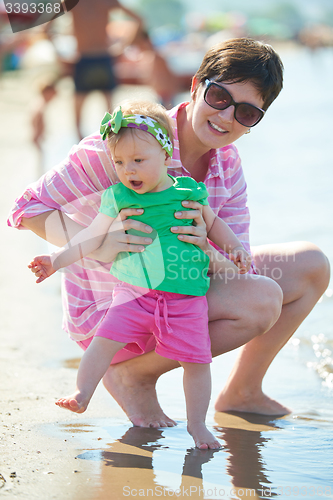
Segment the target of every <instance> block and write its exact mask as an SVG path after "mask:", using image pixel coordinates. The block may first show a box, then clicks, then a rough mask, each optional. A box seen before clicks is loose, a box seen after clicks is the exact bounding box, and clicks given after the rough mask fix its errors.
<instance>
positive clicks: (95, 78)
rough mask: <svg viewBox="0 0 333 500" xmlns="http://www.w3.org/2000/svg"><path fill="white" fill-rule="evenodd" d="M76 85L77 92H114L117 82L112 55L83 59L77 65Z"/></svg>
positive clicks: (75, 70)
mask: <svg viewBox="0 0 333 500" xmlns="http://www.w3.org/2000/svg"><path fill="white" fill-rule="evenodd" d="M74 84H75V90H76V92H92V91H93V90H101V91H111V90H113V89H114V88H115V87H116V86H117V80H116V77H115V75H114V71H113V61H112V58H111V57H110V55H109V54H105V55H101V56H83V57H81V59H80V60H79V61H78V62H77V63H76V64H75V68H74Z"/></svg>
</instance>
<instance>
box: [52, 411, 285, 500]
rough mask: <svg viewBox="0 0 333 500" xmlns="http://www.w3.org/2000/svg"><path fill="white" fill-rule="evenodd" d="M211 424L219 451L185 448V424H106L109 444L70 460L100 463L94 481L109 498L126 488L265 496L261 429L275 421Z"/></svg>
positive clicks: (83, 428) (227, 418) (82, 428)
mask: <svg viewBox="0 0 333 500" xmlns="http://www.w3.org/2000/svg"><path fill="white" fill-rule="evenodd" d="M216 422H217V425H216V426H215V427H214V432H215V434H216V435H217V437H218V438H219V439H221V441H222V444H223V445H224V446H223V448H222V450H215V451H213V450H198V449H196V448H191V447H190V444H191V438H190V437H189V436H188V434H187V432H186V424H185V422H179V423H178V426H177V427H176V428H164V429H145V428H140V427H130V428H128V427H126V425H114V426H110V425H107V426H105V427H103V430H104V433H105V431H106V433H105V435H106V436H108V437H107V438H106V439H107V440H108V441H109V442H108V443H107V442H106V439H103V443H100V444H103V448H102V449H101V448H100V449H86V451H84V452H82V453H79V454H78V455H77V457H76V458H77V459H79V460H83V461H88V462H95V463H98V462H99V463H100V464H101V466H100V467H99V469H98V471H99V481H98V482H99V484H100V487H101V490H103V491H104V490H105V491H107V490H110V487H111V485H112V491H113V498H123V496H124V495H125V496H126V492H128V491H129V490H128V489H124V488H129V489H135V490H136V491H137V492H139V490H141V495H142V496H145V495H146V493H144V492H146V491H147V489H151V491H152V492H154V494H155V495H156V496H158V495H159V492H163V490H165V491H170V492H181V495H180V497H184V496H185V497H186V496H187V495H186V492H187V493H188V494H189V492H191V497H192V498H209V496H211V494H212V492H214V491H215V493H216V495H217V496H213V498H231V496H230V495H231V492H233V493H232V498H239V497H242V496H244V494H246V495H251V498H264V497H267V491H268V490H269V488H270V486H271V482H270V480H269V478H268V475H267V467H266V464H265V461H264V459H263V456H262V450H263V448H264V447H265V446H266V445H267V444H268V443H269V441H270V438H269V435H267V434H268V432H267V431H271V430H278V428H279V427H278V425H277V422H276V421H274V420H272V419H268V418H265V417H263V418H262V417H257V418H256V417H255V416H253V415H252V416H249V417H248V418H246V417H245V416H244V415H242V417H239V416H237V415H232V414H217V416H216ZM108 424H109V422H108ZM61 428H62V431H65V432H66V433H77V432H82V433H85V440H86V439H87V438H88V436H87V433H92V434H93V436H94V437H96V436H97V435H98V434H101V432H99V431H98V428H97V426H94V425H91V424H86V423H85V424H63V425H62V426H61ZM263 433H265V436H264V435H263ZM110 438H111V442H110ZM100 439H101V438H100ZM94 444H96V442H95V443H94ZM91 445H92V446H93V440H91ZM94 448H95V447H94ZM157 488H161V490H158V489H157ZM205 492H206V493H205ZM207 492H210V493H207ZM237 492H238V493H237ZM265 493H266V494H265ZM151 494H152V493H151ZM117 495H119V496H117ZM146 496H149V495H146ZM162 496H163V495H162ZM270 496H273V492H271V494H270ZM96 498H102V496H101V495H100V496H97V497H96Z"/></svg>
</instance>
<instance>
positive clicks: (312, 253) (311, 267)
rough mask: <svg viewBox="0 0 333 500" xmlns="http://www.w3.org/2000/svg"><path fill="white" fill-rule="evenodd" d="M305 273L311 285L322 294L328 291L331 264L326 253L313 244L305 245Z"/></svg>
mask: <svg viewBox="0 0 333 500" xmlns="http://www.w3.org/2000/svg"><path fill="white" fill-rule="evenodd" d="M304 254H305V255H304V257H305V259H306V267H305V273H306V277H307V280H308V282H309V284H310V285H312V286H315V287H316V288H318V290H319V291H321V293H324V291H325V290H326V288H327V286H328V284H329V280H330V264H329V260H328V258H327V257H326V255H325V254H324V252H323V251H322V250H321V249H320V248H319V247H317V245H314V244H313V243H305V249H304Z"/></svg>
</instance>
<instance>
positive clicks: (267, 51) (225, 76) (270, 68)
mask: <svg viewBox="0 0 333 500" xmlns="http://www.w3.org/2000/svg"><path fill="white" fill-rule="evenodd" d="M213 77H214V78H215V79H216V81H218V82H223V81H224V82H233V83H239V82H247V81H248V82H251V83H253V85H254V86H255V87H256V88H257V89H258V91H259V93H260V95H261V97H262V99H263V101H264V105H263V109H265V110H266V109H267V108H268V107H269V106H270V105H271V104H272V102H273V101H274V99H276V98H277V96H278V95H279V93H280V91H281V89H282V86H283V64H282V61H281V59H280V57H279V55H278V54H277V53H276V52H275V50H274V49H273V47H271V45H268V44H266V43H262V42H259V41H257V40H253V39H252V38H231V39H229V40H226V41H224V42H221V43H219V44H217V45H214V46H213V47H211V48H210V49H209V50H208V52H207V53H206V54H205V56H204V58H203V61H202V63H201V66H200V68H199V69H198V71H197V72H196V74H195V78H196V79H197V81H198V83H203V82H204V81H205V80H206V79H207V78H208V79H211V78H213Z"/></svg>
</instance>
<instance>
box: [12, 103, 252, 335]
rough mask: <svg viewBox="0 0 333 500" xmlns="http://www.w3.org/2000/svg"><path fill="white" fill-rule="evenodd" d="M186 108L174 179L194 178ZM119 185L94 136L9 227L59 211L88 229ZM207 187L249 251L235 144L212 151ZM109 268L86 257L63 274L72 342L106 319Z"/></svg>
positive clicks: (23, 201) (19, 209) (30, 197)
mask: <svg viewBox="0 0 333 500" xmlns="http://www.w3.org/2000/svg"><path fill="white" fill-rule="evenodd" d="M185 105H186V103H183V104H180V105H179V106H176V107H175V108H173V109H172V110H171V111H169V114H170V116H171V117H172V118H173V119H174V122H175V131H174V136H175V137H174V138H175V141H174V142H175V144H174V146H175V147H174V153H173V158H172V162H171V165H170V168H169V172H170V174H171V175H173V176H181V175H187V176H189V175H190V174H189V172H188V171H187V170H186V169H185V168H184V167H183V166H182V164H181V161H180V155H179V142H178V134H177V121H176V117H177V113H178V109H179V108H180V107H181V106H185ZM117 182H119V180H118V178H117V175H116V172H115V169H114V166H113V164H112V161H111V159H110V156H109V155H108V152H107V148H106V143H105V142H104V141H102V139H101V136H100V134H99V133H95V134H93V135H90V136H89V137H87V138H85V139H84V140H83V141H81V142H80V144H79V145H76V146H74V147H73V148H72V149H71V151H70V153H69V155H68V157H67V158H66V159H65V160H64V161H63V162H62V163H60V164H59V165H57V166H56V167H55V168H53V169H52V170H50V171H48V172H47V173H46V174H45V175H44V176H43V177H42V178H41V179H39V180H38V181H37V182H35V183H33V184H30V185H29V186H28V187H27V188H26V190H25V192H24V193H23V194H22V196H21V197H20V198H18V199H17V200H16V201H15V204H14V207H13V209H12V211H11V214H10V217H9V219H8V225H9V226H12V227H17V228H19V229H23V227H22V226H20V222H21V218H22V217H34V216H36V215H39V214H42V213H44V212H48V211H50V210H54V209H56V210H61V211H63V212H64V213H66V214H67V215H68V216H70V217H71V218H72V219H73V220H74V221H76V222H78V223H79V224H81V225H83V226H88V225H89V224H90V223H91V221H92V220H93V219H94V217H95V216H96V215H97V213H98V208H99V205H100V199H101V194H102V192H103V191H104V190H105V189H106V188H107V187H109V186H110V185H111V184H115V183H117ZM204 182H205V184H206V186H207V189H208V192H209V198H208V200H209V204H210V206H211V207H212V209H213V210H214V212H215V213H216V214H218V215H219V217H221V218H223V220H224V221H225V222H227V223H228V224H229V226H230V227H231V229H232V230H233V231H234V233H235V234H236V235H237V236H238V237H239V239H240V240H241V242H242V243H243V245H244V247H245V248H246V249H247V250H248V251H249V220H250V217H249V211H248V208H247V203H246V200H247V196H246V183H245V180H244V176H243V171H242V167H241V161H240V158H239V155H238V152H237V149H236V148H235V146H234V145H229V146H226V147H224V148H222V149H218V150H212V151H211V158H210V165H209V168H208V172H207V175H206V179H205V181H204ZM46 231H47V227H46ZM110 267H111V264H103V263H101V262H97V261H95V260H93V259H90V258H84V259H83V260H81V261H79V262H77V263H75V264H73V265H71V266H69V267H68V268H66V269H65V270H64V271H63V293H62V296H63V308H64V318H63V327H64V329H65V330H66V331H67V332H68V333H69V334H70V336H71V337H72V338H73V339H74V340H80V341H82V340H84V339H86V338H89V337H91V336H93V335H94V333H95V331H96V329H97V327H98V326H99V324H100V323H101V321H102V320H103V317H104V315H105V313H106V310H107V309H108V307H109V305H110V303H111V295H112V290H113V287H114V283H115V282H116V279H115V278H113V277H112V276H111V275H110V273H109V269H110Z"/></svg>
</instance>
